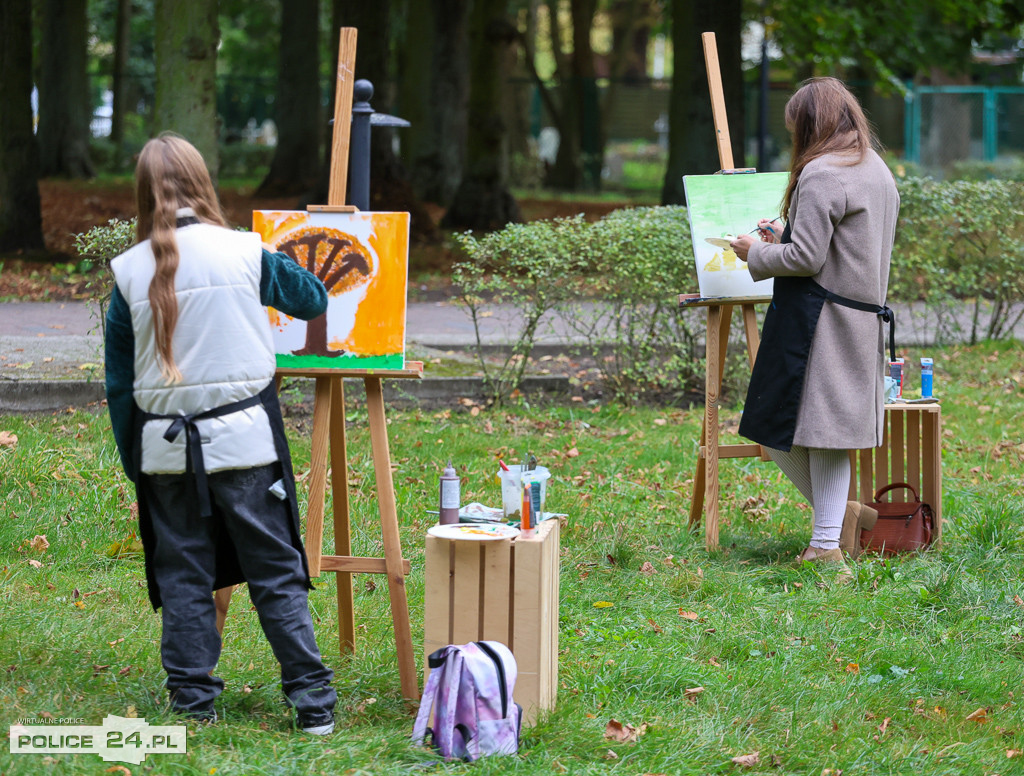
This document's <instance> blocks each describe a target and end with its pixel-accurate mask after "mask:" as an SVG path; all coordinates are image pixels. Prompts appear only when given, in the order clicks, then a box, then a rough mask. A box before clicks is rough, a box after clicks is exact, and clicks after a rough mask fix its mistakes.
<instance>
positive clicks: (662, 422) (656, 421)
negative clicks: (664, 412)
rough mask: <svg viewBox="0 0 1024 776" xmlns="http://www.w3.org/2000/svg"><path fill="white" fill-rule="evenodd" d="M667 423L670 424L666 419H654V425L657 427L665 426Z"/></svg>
mask: <svg viewBox="0 0 1024 776" xmlns="http://www.w3.org/2000/svg"><path fill="white" fill-rule="evenodd" d="M666 423H668V421H667V420H665V418H655V419H654V425H655V426H664V425H665V424H666Z"/></svg>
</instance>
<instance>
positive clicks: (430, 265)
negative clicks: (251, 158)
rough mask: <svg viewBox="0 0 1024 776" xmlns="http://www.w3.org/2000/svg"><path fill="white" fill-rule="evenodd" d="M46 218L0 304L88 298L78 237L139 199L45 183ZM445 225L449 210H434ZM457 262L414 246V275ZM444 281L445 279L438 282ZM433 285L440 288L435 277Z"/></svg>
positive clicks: (235, 215) (527, 204) (229, 210)
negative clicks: (40, 247) (39, 250)
mask: <svg viewBox="0 0 1024 776" xmlns="http://www.w3.org/2000/svg"><path fill="white" fill-rule="evenodd" d="M39 193H40V199H41V204H42V215H43V239H44V240H45V243H46V251H45V252H44V253H43V254H42V255H36V256H32V257H25V256H20V255H17V254H0V300H4V301H12V300H15V299H20V300H24V301H45V300H57V299H59V300H66V299H76V298H79V299H80V298H83V297H84V296H85V295H87V293H88V289H87V286H88V282H89V280H90V278H89V277H87V276H83V275H81V274H78V273H76V272H74V271H73V270H72V269H71V268H70V267H69V266H68V265H75V264H78V262H79V257H78V256H77V254H76V252H75V247H74V236H75V235H76V234H80V233H82V232H86V231H88V230H89V229H91V228H92V227H94V226H100V225H103V224H106V223H107V222H108V221H110V220H111V219H113V218H119V219H124V220H127V219H130V218H132V217H133V216H134V214H135V195H134V191H133V189H132V185H131V183H130V182H127V181H126V182H125V183H123V184H116V183H97V182H95V181H63V180H43V181H40V183H39ZM220 198H221V206H222V207H223V208H224V212H225V215H226V216H227V218H228V221H229V222H230V223H232V224H237V225H243V226H245V225H249V224H250V223H251V222H252V211H253V210H260V209H270V210H273V209H281V210H289V209H293V208H295V207H296V206H297V202H296V200H295V198H293V197H285V198H273V199H268V198H258V197H254V196H252V194H251V192H250V191H249V190H247V189H241V188H222V189H221V191H220ZM519 205H520V208H521V210H522V213H523V218H525V219H526V220H528V221H533V220H537V219H543V218H556V217H565V216H572V215H576V214H577V213H584V214H585V215H586V216H587V217H588V218H594V219H596V218H600V217H601V216H604V215H606V214H607V213H609V212H611V211H612V210H616V209H618V208H621V207H629V206H630V205H629V203H628V202H597V203H594V202H575V201H571V200H555V199H544V198H539V197H538V198H529V199H521V200H520V201H519ZM430 212H431V214H432V216H436V218H437V219H438V220H440V218H441V216H442V215H443V211H442V210H441V209H440V208H431V209H430ZM454 258H455V256H454V254H453V252H452V250H451V246H450V245H449V244H448V241H443V242H441V243H436V244H431V245H421V244H413V245H412V246H410V258H409V264H410V270H411V272H412V273H414V274H416V275H417V277H420V276H422V275H424V274H426V275H428V276H430V275H434V276H444V275H445V274H446V273H447V270H448V268H449V267H450V266H451V263H452V261H453V259H454ZM434 280H435V281H437V282H441V278H435V279H434ZM425 283H426V284H427V285H430V286H432V285H434V284H435V283H434V281H432V280H431V279H430V278H427V279H426V280H425Z"/></svg>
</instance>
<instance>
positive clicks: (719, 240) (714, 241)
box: [704, 235, 736, 250]
mask: <svg viewBox="0 0 1024 776" xmlns="http://www.w3.org/2000/svg"><path fill="white" fill-rule="evenodd" d="M735 239H736V238H735V237H733V236H732V235H729V236H727V237H705V238H704V242H706V243H709V244H710V245H714V246H715V247H716V248H724V249H725V250H731V248H730V244H731V243H732V241H733V240H735Z"/></svg>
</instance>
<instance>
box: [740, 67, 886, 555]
mask: <svg viewBox="0 0 1024 776" xmlns="http://www.w3.org/2000/svg"><path fill="white" fill-rule="evenodd" d="M786 126H787V128H788V129H789V130H790V132H792V134H793V152H792V161H791V166H790V180H789V185H788V187H787V189H786V194H785V198H784V199H783V203H782V219H781V220H780V221H774V222H770V221H767V220H766V221H762V222H760V223H759V224H758V228H759V230H760V233H761V241H760V242H758V241H757V240H755V239H754V238H753V237H751V236H749V235H744V236H741V237H738V238H736V240H734V241H733V243H732V247H733V250H735V252H736V255H737V256H738V257H739V258H740V259H743V260H744V261H746V262H747V266H748V268H749V270H750V274H751V276H752V277H753V278H754V280H763V279H765V278H774V279H775V280H774V291H773V296H772V303H771V305H770V308H769V310H768V313H767V314H766V316H765V322H764V328H763V331H762V340H761V345H760V347H759V349H758V353H757V361H756V363H755V364H754V369H753V372H752V374H751V381H750V388H749V390H748V393H747V400H746V404H745V406H744V411H743V418H742V422H741V424H740V433H741V434H743V435H744V436H746V437H748V438H750V439H752V440H754V441H755V442H759V443H760V444H762V445H764V446H765V447H766V448H767V450H768V454H769V455H770V456H771V458H772V460H774V461H775V462H776V463H777V464H778V465H779V468H781V469H782V471H783V472H785V474H786V476H787V477H789V479H790V480H792V481H793V483H794V485H796V487H797V488H798V489H799V490H800V492H801V493H802V494H803V495H804V497H805V498H807V500H808V501H809V502H810V503H811V505H812V506H813V508H814V528H813V532H812V536H811V541H810V546H808V548H807V549H806V550H804V552H803V553H801V556H800V557H801V558H802V559H804V560H813V561H834V562H840V563H841V562H843V552H844V551H846V552H849V553H851V554H855V553H856V550H857V547H856V540H857V537H858V536H859V529H860V528H862V527H863V528H870V527H872V526H873V519H874V517H877V515H875V514H874V512H873V510H870V509H869V508H867V507H864V506H862V505H860V504H857V503H855V502H847V494H848V492H849V486H850V462H849V458H848V456H847V451H848V450H850V449H859V448H865V447H876V446H878V445H879V444H881V441H882V422H883V396H882V391H883V383H884V373H885V363H886V359H885V349H884V338H883V322H884V321H891V312H890V311H889V309H888V308H887V307H885V297H886V290H887V287H888V282H889V261H890V257H891V254H892V244H893V237H894V234H895V228H896V219H897V216H898V213H899V194H898V193H897V191H896V184H895V181H894V179H893V176H892V174H891V173H890V172H889V169H888V168H887V167H886V165H885V163H884V162H883V161H882V159H881V158H880V157H879V155H878V154H877V153H876V152H875V150H874V149H873V145H874V144H875V142H874V137H873V135H872V133H871V131H870V129H869V127H868V123H867V120H866V119H865V117H864V113H863V111H862V110H861V107H860V105H859V104H858V103H857V100H856V98H855V97H854V96H853V95H852V94H851V93H850V92H849V90H848V89H847V88H846V87H845V86H844V85H843V83H842V82H840V81H838V80H836V79H834V78H816V79H812V80H810V81H808V82H806V83H805V84H804V85H803V86H802V87H801V88H800V89H799V90H798V91H797V92H796V93H795V94H794V95H793V96H792V97H791V98H790V100H789V102H788V103H787V105H786ZM783 224H785V226H784V228H783ZM890 325H891V324H890ZM844 524H845V525H844Z"/></svg>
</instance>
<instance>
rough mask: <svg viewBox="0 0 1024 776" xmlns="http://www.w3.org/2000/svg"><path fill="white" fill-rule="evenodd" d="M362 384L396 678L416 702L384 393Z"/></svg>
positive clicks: (377, 385)
mask: <svg viewBox="0 0 1024 776" xmlns="http://www.w3.org/2000/svg"><path fill="white" fill-rule="evenodd" d="M365 384H366V413H367V417H368V420H369V425H370V442H371V445H372V447H373V469H374V473H375V474H376V477H377V503H378V505H379V507H380V527H381V533H382V535H383V538H384V567H385V568H386V569H387V577H388V593H389V594H390V596H391V620H392V622H393V623H394V627H395V646H396V648H397V652H398V674H399V677H400V679H401V683H402V695H403V696H404V697H406V698H408V699H410V700H418V699H419V697H420V691H419V681H418V679H417V677H416V661H415V658H414V657H413V651H412V631H411V628H410V626H409V604H408V599H407V596H406V590H405V569H404V564H403V561H402V542H401V538H400V537H399V534H398V507H397V505H396V504H395V486H394V482H393V481H392V479H391V452H390V450H389V449H388V427H387V420H386V418H385V417H384V392H383V390H382V388H381V380H380V378H379V377H367V378H366V379H365Z"/></svg>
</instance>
